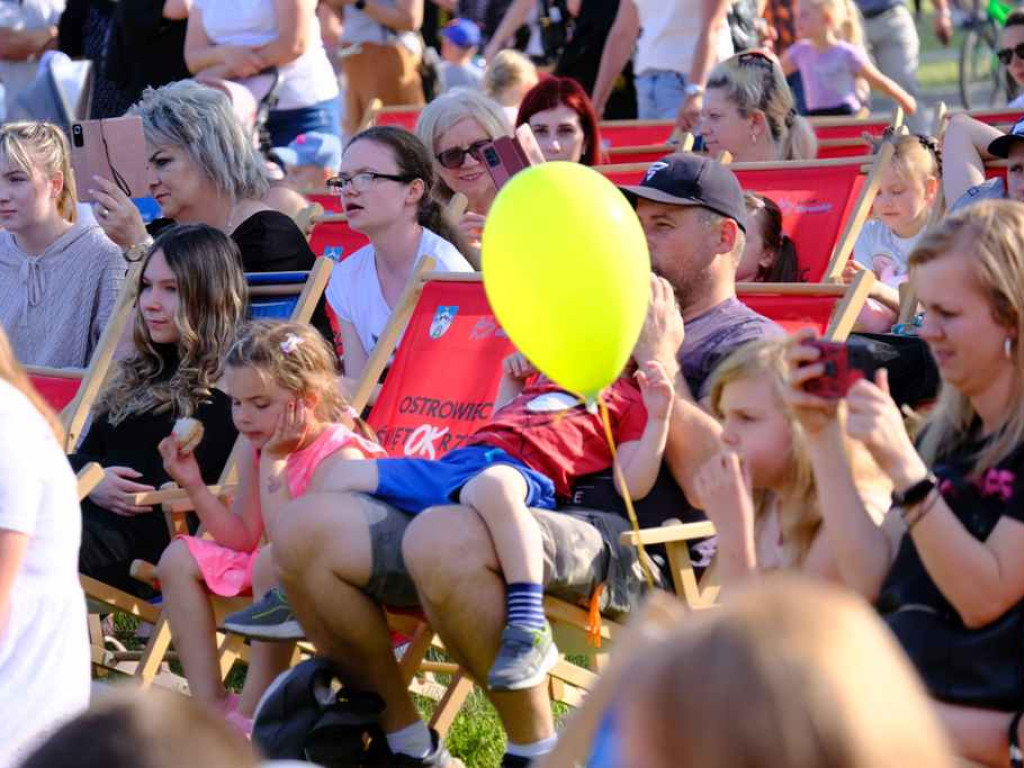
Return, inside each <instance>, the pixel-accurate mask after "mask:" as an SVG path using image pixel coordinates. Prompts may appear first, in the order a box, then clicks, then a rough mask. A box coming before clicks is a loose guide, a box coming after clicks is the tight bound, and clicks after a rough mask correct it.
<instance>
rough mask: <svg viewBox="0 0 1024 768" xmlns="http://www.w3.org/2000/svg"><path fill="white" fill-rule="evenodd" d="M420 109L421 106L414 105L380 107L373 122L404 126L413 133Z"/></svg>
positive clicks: (375, 123) (421, 108)
mask: <svg viewBox="0 0 1024 768" xmlns="http://www.w3.org/2000/svg"><path fill="white" fill-rule="evenodd" d="M422 111H423V107H421V106H414V105H409V106H404V105H403V106H397V107H381V109H380V111H379V112H378V113H377V117H376V119H375V120H374V121H373V124H374V125H395V126H398V127H399V128H405V130H407V131H409V132H410V133H414V132H415V131H416V121H417V120H419V119H420V112H422Z"/></svg>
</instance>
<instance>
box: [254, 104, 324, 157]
mask: <svg viewBox="0 0 1024 768" xmlns="http://www.w3.org/2000/svg"><path fill="white" fill-rule="evenodd" d="M267 131H268V132H269V133H270V143H271V144H272V145H273V146H275V147H287V146H288V145H289V144H291V143H292V141H294V140H295V137H297V136H299V135H300V134H303V133H309V132H310V131H319V132H320V133H331V134H334V135H335V136H337V137H338V138H339V139H340V138H341V102H340V101H339V100H338V99H337V98H334V99H327V101H321V102H320V103H319V104H313V105H312V106H309V107H301V108H299V109H276V110H274V111H273V112H271V113H270V117H269V118H267Z"/></svg>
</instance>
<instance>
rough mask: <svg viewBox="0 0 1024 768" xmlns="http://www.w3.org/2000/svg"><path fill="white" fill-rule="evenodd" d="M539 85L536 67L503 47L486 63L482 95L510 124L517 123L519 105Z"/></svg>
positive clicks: (522, 56)
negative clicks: (498, 105)
mask: <svg viewBox="0 0 1024 768" xmlns="http://www.w3.org/2000/svg"><path fill="white" fill-rule="evenodd" d="M538 82H540V77H539V76H538V74H537V67H536V66H534V63H533V62H532V61H530V59H529V58H527V57H526V56H525V55H524V54H522V53H520V52H519V51H515V50H512V49H511V48H505V49H504V50H502V51H499V52H498V54H497V55H496V56H495V57H494V58H493V59H491V60H490V61H489V62H487V69H485V70H484V93H486V94H487V95H488V96H490V97H491V98H492V99H494V101H496V102H498V104H500V105H501V108H502V110H503V111H504V112H505V116H506V117H508V122H509V125H515V124H516V118H517V117H518V116H519V105H520V104H522V103H523V99H524V98H526V94H527V93H529V91H530V89H531V88H533V86H535V85H536V84H537V83H538Z"/></svg>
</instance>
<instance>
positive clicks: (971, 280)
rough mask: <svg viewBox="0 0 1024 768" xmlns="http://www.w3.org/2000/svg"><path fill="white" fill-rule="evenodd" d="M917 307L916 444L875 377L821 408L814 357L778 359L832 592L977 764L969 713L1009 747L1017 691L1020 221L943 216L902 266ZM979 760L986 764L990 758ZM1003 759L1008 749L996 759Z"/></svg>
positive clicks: (981, 210)
mask: <svg viewBox="0 0 1024 768" xmlns="http://www.w3.org/2000/svg"><path fill="white" fill-rule="evenodd" d="M910 271H911V280H912V281H913V284H914V287H915V289H916V291H917V295H918V298H919V299H920V301H921V303H922V304H923V305H924V308H925V314H924V322H923V324H922V326H921V329H920V336H921V338H922V339H923V340H924V341H925V342H926V343H927V344H928V347H929V349H930V350H931V353H932V355H933V357H934V358H935V362H936V363H937V365H938V368H939V374H940V376H941V377H942V390H941V392H940V395H939V399H938V402H937V403H936V405H935V407H934V408H933V409H932V411H931V413H930V414H929V416H928V418H927V420H926V422H925V425H924V428H923V431H922V432H921V437H920V438H919V439H918V440H917V442H916V444H915V442H914V441H912V440H911V438H910V437H909V435H908V434H907V432H906V430H905V428H904V425H903V419H902V415H901V413H900V410H899V408H897V406H896V404H895V403H894V402H893V400H892V398H891V397H890V396H889V392H888V378H887V376H886V375H885V373H884V372H881V373H880V374H879V375H878V376H876V378H875V381H873V382H872V381H867V380H862V381H858V382H857V383H856V384H854V385H853V387H852V388H851V389H850V391H849V393H848V394H847V395H846V398H845V402H846V408H847V411H848V412H849V416H848V417H847V419H846V421H845V423H842V422H840V421H838V420H837V419H836V418H835V414H836V402H835V401H832V400H824V399H822V398H820V397H817V396H815V395H812V394H810V393H808V392H806V391H805V390H804V389H803V386H804V384H805V383H806V382H808V381H811V380H813V379H815V378H817V377H819V376H821V375H822V374H823V372H824V367H823V365H822V364H821V362H820V361H819V359H818V350H817V349H815V348H814V347H811V346H808V345H806V344H796V345H794V346H793V347H792V349H791V351H790V353H789V356H788V357H789V363H790V369H791V373H790V379H791V389H790V393H789V399H790V401H791V403H792V407H793V409H794V413H795V414H796V416H797V418H798V419H800V421H801V422H802V423H807V422H817V423H819V424H821V428H820V429H818V430H817V431H816V432H815V433H814V434H813V436H812V438H811V440H810V442H811V449H812V450H811V460H812V463H813V466H814V470H815V476H816V478H817V482H818V486H819V490H820V492H821V493H822V494H823V495H824V496H825V497H827V498H828V499H829V504H828V505H826V506H824V507H823V508H822V513H823V516H824V519H825V525H826V526H828V527H829V528H830V529H831V530H832V531H833V532H834V533H835V544H834V547H835V553H836V561H837V563H838V566H839V570H840V572H841V573H842V575H843V579H844V581H846V583H847V584H848V585H850V586H852V587H853V588H855V589H856V590H857V591H858V592H860V593H861V594H863V595H864V596H865V597H867V598H868V599H870V600H872V601H874V602H875V603H876V604H877V607H878V609H879V611H880V612H881V613H882V615H883V617H884V618H885V620H886V622H887V623H888V624H889V626H890V628H891V629H892V630H893V631H894V633H895V634H896V637H897V638H898V639H899V640H900V643H901V644H902V646H903V648H904V650H905V651H906V652H907V654H908V655H909V656H910V658H911V660H913V661H914V663H915V665H916V666H917V669H918V672H919V673H920V674H921V676H922V678H923V679H924V681H925V684H926V685H927V686H928V688H929V690H930V692H931V694H932V695H933V696H934V697H936V698H937V699H939V700H940V701H943V702H945V703H946V704H948V705H955V706H947V707H944V708H943V710H942V712H943V715H944V718H945V720H946V724H947V727H948V729H949V731H950V733H951V734H952V735H953V738H954V740H955V741H956V742H957V745H958V747H959V748H960V749H961V751H963V752H964V753H965V754H967V755H968V756H971V757H974V758H975V759H984V760H985V761H986V763H988V764H998V763H1000V762H1001V763H1002V764H1003V765H1005V764H1006V763H1005V762H1003V761H1005V760H1006V757H1005V756H1006V752H1005V751H1004V752H1003V753H1002V755H1001V756H1000V757H999V758H997V759H996V761H995V762H991V761H990V758H987V757H984V756H980V755H977V754H976V750H979V749H982V747H979V745H977V744H976V743H975V742H976V740H977V734H978V732H979V729H977V728H975V727H973V723H972V720H974V719H975V715H978V714H979V713H978V710H981V709H986V710H996V711H1000V710H1001V711H1003V712H1006V713H1007V714H1006V715H1003V716H1002V718H1001V719H1002V729H1003V730H1002V734H1004V736H1003V737H1002V738H999V737H998V736H997V738H996V741H995V743H996V747H997V748H998V746H999V744H1000V742H1001V743H1002V746H1003V747H1005V745H1006V740H1005V734H1006V733H1007V730H1010V732H1011V733H1012V735H1013V741H1011V746H1017V745H1015V744H1014V742H1015V741H1016V740H1017V727H1016V726H1017V721H1016V720H1014V721H1013V727H1012V729H1010V728H1008V726H1009V724H1010V722H1011V721H1010V716H1009V713H1010V712H1013V711H1014V710H1018V709H1020V706H1021V701H1022V700H1024V680H1022V676H1021V674H1020V669H1021V646H1020V631H1019V630H1020V625H1021V618H1020V617H1021V614H1022V612H1024V562H1022V560H1021V558H1020V551H1021V548H1022V547H1024V504H1022V500H1024V410H1022V409H1021V406H1020V404H1021V400H1022V399H1024V351H1022V348H1021V338H1022V335H1024V210H1022V209H1021V206H1020V205H1019V204H1017V203H1014V202H1010V201H1002V200H986V201H983V202H980V203H978V204H976V205H974V206H971V207H969V208H967V209H965V210H963V211H960V212H957V213H955V214H953V215H951V216H949V217H947V218H946V219H945V220H944V221H943V222H942V223H941V224H939V225H938V226H936V227H935V228H934V229H932V230H930V231H929V232H928V234H926V235H925V236H924V237H923V238H922V239H921V241H920V242H919V243H918V245H917V248H916V249H915V250H914V252H913V253H912V254H911V256H910ZM804 338H806V337H804ZM844 436H849V437H851V438H853V439H855V440H857V441H859V442H861V443H863V444H864V445H865V446H866V448H867V449H868V451H869V452H870V453H871V455H872V457H873V458H874V459H875V461H876V462H877V463H878V465H879V467H880V468H881V469H882V471H883V472H884V473H885V474H886V475H887V476H888V477H889V478H890V479H891V480H892V483H893V487H894V492H893V508H892V510H891V511H890V512H889V514H888V515H887V517H886V520H885V523H884V524H883V526H882V527H880V528H879V527H877V526H875V525H874V521H873V519H872V518H871V517H870V516H869V515H867V514H865V509H864V506H863V504H862V503H861V501H860V499H859V497H858V496H857V494H856V493H855V492H854V491H855V489H856V481H855V479H854V478H853V476H852V473H851V472H850V470H849V468H848V466H847V463H846V461H845V455H846V450H845V445H844ZM988 754H991V751H989V753H988ZM1013 754H1017V755H1018V756H1017V757H1016V759H1017V760H1019V748H1018V749H1017V750H1016V753H1014V751H1013V750H1011V755H1013Z"/></svg>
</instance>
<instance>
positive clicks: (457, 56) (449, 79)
mask: <svg viewBox="0 0 1024 768" xmlns="http://www.w3.org/2000/svg"><path fill="white" fill-rule="evenodd" d="M479 49H480V27H478V26H477V25H476V24H474V23H473V22H472V21H470V20H469V19H452V20H451V21H449V22H448V23H447V24H445V25H444V28H443V29H442V30H441V58H442V59H443V61H442V62H441V89H442V91H450V90H451V89H452V88H458V87H460V86H463V87H466V88H481V87H482V85H483V80H484V71H483V70H482V69H481V68H480V67H479V66H478V65H477V64H476V62H475V61H474V59H475V57H476V54H477V51H478V50H479Z"/></svg>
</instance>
